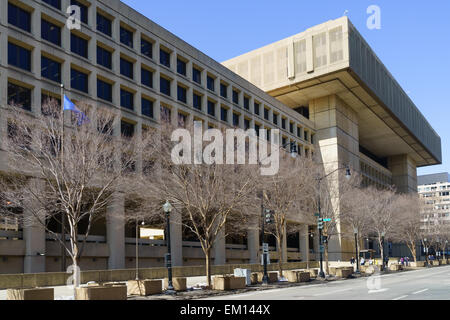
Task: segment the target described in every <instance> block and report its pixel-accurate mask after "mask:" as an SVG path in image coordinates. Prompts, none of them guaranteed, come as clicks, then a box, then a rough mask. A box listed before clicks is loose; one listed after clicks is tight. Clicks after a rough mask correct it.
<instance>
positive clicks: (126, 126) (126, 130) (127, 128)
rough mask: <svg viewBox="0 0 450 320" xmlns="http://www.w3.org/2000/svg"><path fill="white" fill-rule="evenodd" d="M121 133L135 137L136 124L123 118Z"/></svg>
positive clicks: (128, 136) (127, 136)
mask: <svg viewBox="0 0 450 320" xmlns="http://www.w3.org/2000/svg"><path fill="white" fill-rule="evenodd" d="M120 133H121V134H122V136H124V137H126V138H131V137H133V136H134V124H132V123H129V122H126V121H123V120H122V121H121V122H120Z"/></svg>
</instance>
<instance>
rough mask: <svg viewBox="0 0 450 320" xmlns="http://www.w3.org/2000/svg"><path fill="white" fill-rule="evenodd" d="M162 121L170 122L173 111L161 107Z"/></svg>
mask: <svg viewBox="0 0 450 320" xmlns="http://www.w3.org/2000/svg"><path fill="white" fill-rule="evenodd" d="M160 112H161V120H162V121H164V122H170V118H171V110H170V109H169V108H166V107H163V106H161V109H160Z"/></svg>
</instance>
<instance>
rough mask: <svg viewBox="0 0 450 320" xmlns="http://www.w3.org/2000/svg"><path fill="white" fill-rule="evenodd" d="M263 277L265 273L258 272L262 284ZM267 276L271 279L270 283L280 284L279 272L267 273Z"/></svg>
mask: <svg viewBox="0 0 450 320" xmlns="http://www.w3.org/2000/svg"><path fill="white" fill-rule="evenodd" d="M263 276H264V273H263V272H258V282H262V280H263ZM267 276H268V277H269V280H268V281H269V283H274V282H278V272H267Z"/></svg>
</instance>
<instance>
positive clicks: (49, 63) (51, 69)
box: [41, 56, 61, 83]
mask: <svg viewBox="0 0 450 320" xmlns="http://www.w3.org/2000/svg"><path fill="white" fill-rule="evenodd" d="M41 75H42V76H43V77H44V78H47V79H50V80H53V81H55V82H58V83H61V63H59V62H56V61H54V60H52V59H49V58H47V57H44V56H42V57H41Z"/></svg>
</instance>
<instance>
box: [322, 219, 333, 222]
mask: <svg viewBox="0 0 450 320" xmlns="http://www.w3.org/2000/svg"><path fill="white" fill-rule="evenodd" d="M323 221H324V222H330V221H331V219H323Z"/></svg>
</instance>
